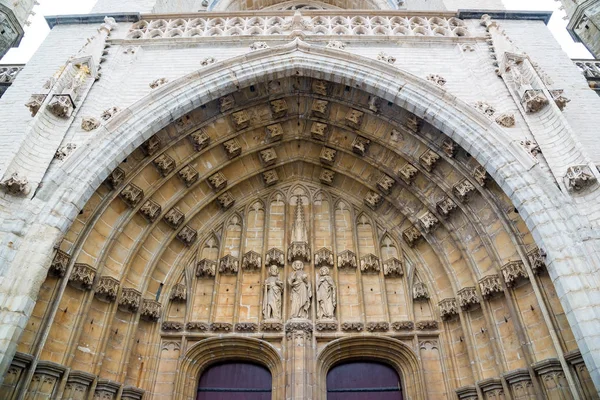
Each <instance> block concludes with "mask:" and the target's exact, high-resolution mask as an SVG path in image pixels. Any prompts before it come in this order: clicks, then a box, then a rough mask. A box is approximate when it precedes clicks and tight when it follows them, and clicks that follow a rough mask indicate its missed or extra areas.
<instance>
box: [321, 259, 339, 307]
mask: <svg viewBox="0 0 600 400" xmlns="http://www.w3.org/2000/svg"><path fill="white" fill-rule="evenodd" d="M317 304H318V305H317V318H318V319H334V318H335V306H336V304H337V302H336V296H335V284H334V283H333V278H332V277H331V276H330V275H329V268H327V267H322V268H321V269H320V270H319V281H318V282H317Z"/></svg>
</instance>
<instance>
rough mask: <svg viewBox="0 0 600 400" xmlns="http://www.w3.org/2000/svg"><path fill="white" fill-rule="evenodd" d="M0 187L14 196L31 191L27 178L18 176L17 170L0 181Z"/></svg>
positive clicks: (23, 194)
mask: <svg viewBox="0 0 600 400" xmlns="http://www.w3.org/2000/svg"><path fill="white" fill-rule="evenodd" d="M0 187H2V188H3V189H4V190H5V191H6V192H7V193H10V194H12V195H15V196H25V195H27V194H29V192H30V191H31V188H30V186H29V181H28V180H27V178H25V177H22V176H20V175H19V173H18V172H14V173H13V174H12V175H11V176H10V178H8V179H6V180H5V181H4V182H2V183H0Z"/></svg>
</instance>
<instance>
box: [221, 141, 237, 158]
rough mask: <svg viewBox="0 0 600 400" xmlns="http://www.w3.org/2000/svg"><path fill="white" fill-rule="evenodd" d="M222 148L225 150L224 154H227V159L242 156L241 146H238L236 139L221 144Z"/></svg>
mask: <svg viewBox="0 0 600 400" xmlns="http://www.w3.org/2000/svg"><path fill="white" fill-rule="evenodd" d="M223 147H224V148H225V153H227V158H229V159H232V158H235V157H237V156H239V155H240V154H242V146H240V143H239V142H238V141H237V140H236V139H231V140H228V141H227V142H225V143H223Z"/></svg>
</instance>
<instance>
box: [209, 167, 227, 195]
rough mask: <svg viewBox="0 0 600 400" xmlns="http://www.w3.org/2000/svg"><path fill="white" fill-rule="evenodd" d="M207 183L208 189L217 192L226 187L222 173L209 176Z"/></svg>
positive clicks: (225, 180)
mask: <svg viewBox="0 0 600 400" xmlns="http://www.w3.org/2000/svg"><path fill="white" fill-rule="evenodd" d="M207 181H208V184H209V185H210V187H212V188H213V189H214V190H215V191H217V192H218V191H220V190H222V189H225V188H226V187H227V178H226V177H225V175H223V173H222V172H217V173H216V174H214V175H211V176H209V177H208V179H207Z"/></svg>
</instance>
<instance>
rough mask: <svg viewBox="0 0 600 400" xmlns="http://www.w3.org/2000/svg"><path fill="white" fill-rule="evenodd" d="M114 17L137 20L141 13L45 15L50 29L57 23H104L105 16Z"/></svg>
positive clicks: (118, 19)
mask: <svg viewBox="0 0 600 400" xmlns="http://www.w3.org/2000/svg"><path fill="white" fill-rule="evenodd" d="M105 17H109V18H114V20H115V21H116V22H137V21H139V20H140V19H141V16H140V13H136V12H132V13H114V14H69V15H48V16H46V17H45V19H46V23H47V24H48V26H49V27H50V29H52V28H54V27H55V26H56V25H81V24H102V23H104V18H105Z"/></svg>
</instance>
